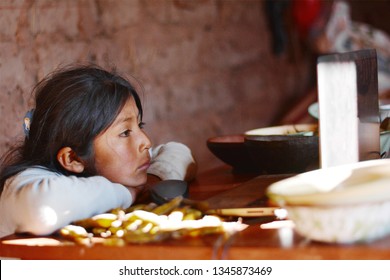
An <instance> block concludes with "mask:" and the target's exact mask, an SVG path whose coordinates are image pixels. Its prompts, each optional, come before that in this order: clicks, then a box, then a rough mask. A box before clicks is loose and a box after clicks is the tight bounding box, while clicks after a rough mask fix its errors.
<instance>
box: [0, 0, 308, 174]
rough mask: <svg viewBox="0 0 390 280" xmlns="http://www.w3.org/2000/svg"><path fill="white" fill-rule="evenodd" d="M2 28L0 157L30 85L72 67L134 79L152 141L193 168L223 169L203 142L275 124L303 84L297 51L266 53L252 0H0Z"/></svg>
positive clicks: (260, 5)
mask: <svg viewBox="0 0 390 280" xmlns="http://www.w3.org/2000/svg"><path fill="white" fill-rule="evenodd" d="M0 26H1V28H0V115H1V117H2V121H1V124H0V153H3V152H5V150H6V149H8V147H9V146H10V145H12V144H14V143H15V141H18V140H20V139H22V138H23V130H22V120H23V116H24V114H25V112H26V111H27V110H28V109H29V108H31V107H32V106H33V103H32V98H31V90H32V87H33V86H34V85H35V83H36V82H37V81H39V80H40V79H41V78H43V77H44V76H45V75H47V74H48V73H49V72H51V71H52V70H54V69H56V68H58V67H60V66H64V65H67V64H71V63H76V62H78V63H89V62H93V63H96V64H98V65H100V66H102V67H105V68H107V69H112V68H117V69H118V70H119V72H121V73H123V74H124V75H125V76H127V77H129V79H131V80H132V81H133V82H135V83H137V87H139V88H140V89H141V90H142V94H141V96H142V99H143V106H144V112H145V117H144V121H145V123H146V127H145V129H146V132H147V133H148V135H149V136H150V138H151V139H152V141H153V143H154V144H159V143H164V142H167V141H179V142H182V143H185V144H187V145H188V146H189V147H190V148H191V149H192V150H193V152H194V154H195V157H196V158H197V160H198V162H199V166H200V170H203V169H206V168H210V167H213V166H216V165H218V164H220V161H219V160H218V159H216V158H215V157H214V156H213V155H212V154H211V153H210V151H209V150H208V149H207V146H206V140H207V138H209V137H211V136H216V135H227V134H237V133H242V132H244V131H246V130H248V129H253V128H258V127H264V126H268V125H271V124H273V123H274V122H275V119H276V118H277V116H279V115H280V114H281V113H282V112H281V110H282V108H285V107H286V104H287V105H288V104H289V102H291V100H295V99H296V98H297V97H299V96H300V95H302V94H303V93H304V91H305V89H306V88H305V87H306V86H307V80H308V75H307V68H308V67H307V66H308V63H309V62H308V59H307V58H306V56H305V55H304V54H303V53H302V51H301V50H300V49H299V46H298V47H297V48H295V50H294V49H293V48H291V47H290V51H289V52H287V53H284V54H282V55H279V56H278V55H275V54H273V52H272V44H271V43H272V42H271V34H270V31H269V26H268V24H267V20H266V13H265V7H264V1H259V0H236V1H233V0H194V1H191V0H79V1H78V0H67V1H60V0H35V1H34V0H15V1H12V0H0ZM291 49H293V51H291Z"/></svg>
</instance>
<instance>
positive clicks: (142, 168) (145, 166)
mask: <svg viewBox="0 0 390 280" xmlns="http://www.w3.org/2000/svg"><path fill="white" fill-rule="evenodd" d="M149 167H150V161H147V162H145V163H144V164H142V165H141V166H140V167H138V169H139V170H141V171H143V170H147V169H148V168H149Z"/></svg>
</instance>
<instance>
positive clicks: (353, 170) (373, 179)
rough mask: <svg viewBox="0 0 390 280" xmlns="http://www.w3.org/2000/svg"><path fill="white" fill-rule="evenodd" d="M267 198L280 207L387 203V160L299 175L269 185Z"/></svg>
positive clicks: (389, 173) (389, 162)
mask: <svg viewBox="0 0 390 280" xmlns="http://www.w3.org/2000/svg"><path fill="white" fill-rule="evenodd" d="M267 194H268V195H269V197H270V199H271V200H272V201H273V202H274V203H277V204H279V205H281V206H285V205H322V206H331V205H333V206H334V205H351V204H357V203H373V202H379V201H386V200H390V159H377V160H369V161H362V162H358V163H354V164H348V165H341V166H335V167H329V168H326V169H318V170H314V171H310V172H306V173H302V174H299V175H296V176H294V177H291V178H288V179H285V180H282V181H279V182H276V183H274V184H272V185H270V186H269V187H268V189H267Z"/></svg>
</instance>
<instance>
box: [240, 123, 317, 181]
mask: <svg viewBox="0 0 390 280" xmlns="http://www.w3.org/2000/svg"><path fill="white" fill-rule="evenodd" d="M244 142H245V145H246V147H247V149H248V151H249V154H250V155H251V156H252V160H253V162H254V163H255V165H256V168H258V170H260V171H263V172H264V173H267V174H289V173H301V172H305V171H309V170H313V169H317V168H318V167H319V137H318V133H317V125H316V124H298V125H284V126H275V127H268V128H260V129H255V130H251V131H247V132H246V133H245V141H244Z"/></svg>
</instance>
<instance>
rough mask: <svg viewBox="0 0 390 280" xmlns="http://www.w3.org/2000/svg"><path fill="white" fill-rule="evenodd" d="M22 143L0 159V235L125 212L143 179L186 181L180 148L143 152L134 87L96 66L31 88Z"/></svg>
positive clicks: (185, 158)
mask: <svg viewBox="0 0 390 280" xmlns="http://www.w3.org/2000/svg"><path fill="white" fill-rule="evenodd" d="M35 98H36V100H35V102H36V104H35V108H34V109H33V110H32V111H30V112H29V113H28V115H26V118H25V120H24V121H25V123H24V128H25V133H26V137H25V140H24V143H23V144H22V145H21V146H20V147H18V148H16V149H13V150H11V151H10V152H9V153H7V155H6V156H5V157H4V160H3V163H2V167H1V173H0V191H1V197H0V237H2V236H5V235H9V234H12V233H16V232H28V233H32V234H36V235H47V234H51V233H53V232H55V231H56V230H58V229H60V228H62V227H63V226H65V225H67V224H69V223H71V222H72V221H75V220H80V219H84V218H87V217H91V216H93V215H95V214H99V213H104V212H106V211H108V210H110V209H113V208H117V207H121V208H127V207H129V206H130V205H131V204H132V203H133V202H134V200H135V198H136V195H137V192H138V191H139V188H142V187H143V186H144V185H145V183H147V177H148V176H147V173H149V174H152V175H155V176H157V177H159V178H160V179H162V180H165V179H182V180H190V179H192V178H193V177H194V175H195V169H196V164H195V161H194V159H193V157H192V155H191V151H190V150H189V149H188V147H187V146H185V145H183V144H180V143H176V142H169V143H167V144H165V145H160V146H158V147H156V148H155V149H153V150H152V149H151V142H150V140H149V138H148V137H147V135H146V134H145V132H144V131H143V130H142V127H143V123H142V114H143V112H142V106H141V101H140V98H139V96H138V94H137V92H136V90H135V89H134V87H133V86H132V85H131V84H130V83H129V82H128V81H127V80H125V79H124V78H122V77H121V76H119V75H117V74H115V73H110V72H107V71H105V70H103V69H100V68H98V67H92V66H83V67H71V68H66V69H63V70H61V71H58V72H55V73H53V74H51V75H49V76H48V77H47V78H45V79H44V80H43V81H41V82H40V83H39V84H38V85H37V86H36V88H35Z"/></svg>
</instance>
